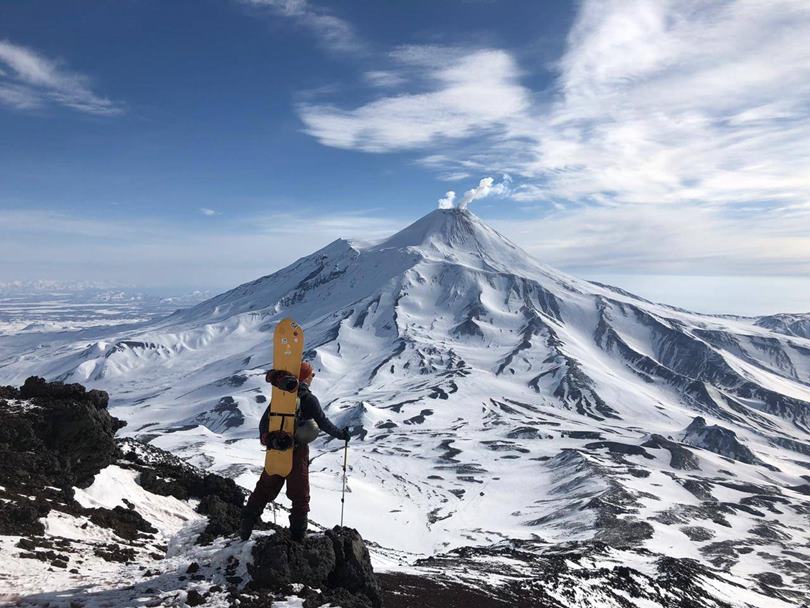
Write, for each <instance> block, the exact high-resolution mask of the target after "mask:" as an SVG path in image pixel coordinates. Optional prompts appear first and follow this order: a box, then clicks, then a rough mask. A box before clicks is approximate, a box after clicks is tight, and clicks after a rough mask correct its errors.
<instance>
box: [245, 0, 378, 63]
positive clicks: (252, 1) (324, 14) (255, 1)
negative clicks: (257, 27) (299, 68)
mask: <svg viewBox="0 0 810 608" xmlns="http://www.w3.org/2000/svg"><path fill="white" fill-rule="evenodd" d="M240 1H241V2H242V3H243V4H247V5H251V6H255V7H259V8H266V9H269V10H271V11H273V13H274V14H276V15H279V16H281V17H286V18H288V19H291V20H293V21H294V22H295V23H297V24H299V25H301V26H302V27H305V28H307V29H309V30H310V31H312V33H314V34H315V35H316V36H317V39H318V41H319V43H320V44H322V45H323V46H325V47H326V48H328V49H331V50H334V51H340V52H344V53H351V52H356V51H359V50H360V49H361V48H362V46H363V44H362V43H361V42H360V40H359V39H358V38H357V36H356V34H355V33H354V28H352V26H351V25H350V24H349V23H348V22H347V21H345V20H343V19H341V18H339V17H335V16H334V15H332V14H331V13H329V12H328V11H327V10H325V9H323V8H320V7H317V6H313V5H312V4H310V3H309V2H307V0H240Z"/></svg>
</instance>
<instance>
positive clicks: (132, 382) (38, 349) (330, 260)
mask: <svg viewBox="0 0 810 608" xmlns="http://www.w3.org/2000/svg"><path fill="white" fill-rule="evenodd" d="M288 316H289V317H293V318H294V319H296V320H297V321H298V322H299V323H300V324H301V325H302V326H303V327H304V330H305V335H306V343H307V356H308V357H309V358H310V359H312V360H313V362H314V365H315V368H316V370H317V372H318V375H317V377H316V380H315V383H314V385H313V390H314V392H315V393H316V394H317V395H319V397H320V398H321V401H322V402H323V403H324V404H328V407H327V408H326V410H327V413H328V415H329V416H330V417H332V418H333V419H334V420H336V421H337V422H338V423H339V424H351V425H353V426H354V427H355V428H356V429H357V432H356V435H357V436H356V438H355V440H354V441H353V442H352V451H351V454H350V466H351V480H350V490H351V494H350V497H349V498H347V505H348V506H347V509H348V511H347V512H348V521H349V523H350V524H352V525H356V526H357V527H359V528H360V529H361V530H362V531H363V534H364V536H365V537H366V538H369V539H371V540H373V541H377V542H379V543H380V544H382V545H384V546H388V547H393V548H396V549H399V550H402V551H408V552H414V553H419V554H424V553H432V552H436V551H443V550H449V549H452V548H454V547H458V546H462V545H473V544H478V545H481V544H488V543H493V542H497V541H501V540H504V539H515V538H522V539H533V540H534V541H543V542H548V543H559V542H564V541H566V542H567V541H574V540H583V541H584V540H588V539H594V538H596V539H598V540H602V541H604V542H606V543H607V544H608V545H610V546H613V547H626V546H633V547H635V548H636V549H638V550H639V553H637V555H639V556H641V555H647V556H649V555H658V554H665V555H672V556H676V557H692V558H695V559H698V560H701V561H702V562H703V563H706V564H711V565H713V566H715V567H717V568H724V569H728V570H729V572H730V573H731V576H732V577H736V578H732V579H730V580H732V581H733V582H734V581H736V583H739V584H743V585H745V586H750V585H751V584H753V582H752V581H755V580H759V581H760V584H765V583H763V582H762V581H763V580H765V579H767V581H769V582H768V583H767V584H768V585H770V588H771V590H774V589H776V591H773V594H775V595H776V596H777V597H778V596H780V594H781V595H782V596H783V597H785V598H791V597H792V598H794V599H795V597H796V596H795V595H793V596H791V595H790V594H791V593H800V591H799V590H801V589H802V588H806V587H807V585H808V584H809V583H810V580H808V578H807V572H808V569H807V565H808V564H810V544H809V543H810V533H808V532H807V530H808V526H807V524H808V523H810V521H808V514H809V513H810V502H809V501H808V494H810V426H809V425H810V334H808V332H807V327H808V326H810V322H809V319H810V317H803V316H801V315H798V316H797V315H791V316H789V317H788V316H779V315H777V316H772V317H762V318H742V317H733V316H709V315H701V314H696V313H692V312H688V311H685V310H681V309H677V308H673V307H669V306H664V305H660V304H654V303H652V302H649V301H646V300H643V299H641V298H639V297H636V296H634V295H632V294H629V293H626V292H624V291H622V290H620V289H616V288H613V287H609V286H606V285H600V284H595V283H591V282H587V281H583V280H579V279H576V278H573V277H570V276H568V275H565V274H563V273H560V272H558V271H556V270H554V269H551V268H549V267H546V266H543V265H542V264H540V263H538V262H536V261H534V260H533V259H532V258H531V257H530V256H529V255H528V254H527V253H526V252H524V251H522V250H521V249H520V248H518V247H517V246H515V245H514V244H512V243H511V242H509V241H508V240H507V239H506V238H504V237H503V236H501V235H500V234H498V233H497V232H496V231H494V230H493V229H491V228H490V227H488V226H487V225H486V224H484V223H483V222H482V221H481V220H480V219H479V218H477V217H476V216H475V215H473V214H472V213H470V212H469V211H466V210H458V209H448V210H436V211H434V212H432V213H430V214H428V215H427V216H425V217H423V218H422V219H420V220H418V221H417V222H415V223H414V224H412V225H410V226H408V227H407V228H405V229H404V230H402V231H401V232H399V233H397V234H395V235H393V236H392V237H390V238H388V239H386V240H384V241H382V242H378V243H374V244H362V245H361V244H359V243H354V242H351V241H347V240H337V241H335V242H333V243H331V244H330V245H328V246H326V247H324V248H323V249H321V250H319V251H317V252H315V253H313V254H312V255H309V256H307V257H304V258H301V259H300V260H298V261H296V262H295V263H293V264H291V265H290V266H288V267H287V268H284V269H282V270H280V271H278V272H276V273H274V274H272V275H269V276H266V277H262V278H260V279H258V280H256V281H253V282H251V283H246V284H244V285H240V286H239V287H237V288H235V289H233V290H231V291H228V292H226V293H223V294H221V295H219V296H217V297H215V298H212V299H210V300H208V301H206V302H203V303H201V304H199V305H197V306H195V307H193V308H189V309H186V310H182V311H178V312H177V313H175V314H173V315H171V316H169V317H167V318H165V319H163V320H161V321H159V322H154V323H150V324H147V325H140V326H130V327H125V328H119V329H117V330H110V329H109V328H105V329H100V330H87V331H83V332H80V333H73V334H65V335H52V336H47V342H46V341H45V340H44V339H43V337H42V335H41V334H40V335H38V336H30V335H29V336H25V335H19V336H13V337H8V338H3V343H2V344H0V381H2V382H4V383H5V382H7V383H12V384H21V383H22V381H23V380H24V379H25V377H27V376H28V375H31V374H33V373H37V374H39V375H44V376H46V377H47V378H48V379H62V380H65V381H76V382H82V383H83V384H86V385H88V386H89V387H94V388H103V389H105V390H107V391H109V392H110V393H111V395H112V397H113V401H112V405H113V407H112V408H111V409H112V411H113V413H114V414H115V415H116V416H117V417H119V418H122V419H125V420H127V421H128V422H129V426H128V427H127V428H126V429H125V432H127V433H129V434H130V435H134V436H139V437H140V438H145V439H150V440H151V441H152V443H154V444H155V445H157V446H159V447H162V448H168V449H170V450H171V451H173V452H174V453H176V454H178V455H181V456H183V457H184V458H187V459H188V460H190V461H191V462H193V463H194V464H196V465H200V466H203V467H207V468H210V469H213V470H215V471H216V472H219V473H222V474H225V475H229V476H231V477H234V478H236V479H237V480H238V482H240V483H242V484H244V485H252V483H253V482H254V481H255V476H256V474H257V472H258V470H259V466H260V462H261V457H262V454H261V452H260V450H259V445H258V443H257V441H256V439H255V435H256V430H255V428H256V423H257V421H258V418H259V416H260V415H261V413H262V411H263V409H264V408H265V406H266V395H267V394H268V391H267V385H266V384H265V383H264V381H263V374H264V371H265V370H266V369H268V368H269V367H271V365H272V360H271V359H272V353H271V349H270V343H271V334H272V330H273V327H274V325H275V323H276V322H277V321H278V320H279V319H281V318H283V317H288ZM339 450H340V446H337V445H335V444H334V442H333V443H330V442H324V443H322V444H320V445H316V447H315V450H314V453H315V454H316V457H315V460H314V461H313V463H312V471H313V476H312V479H313V485H314V488H313V500H314V507H313V514H312V515H313V518H314V519H316V520H320V521H324V522H328V521H334V520H336V518H337V513H338V510H339V505H340V503H339V499H338V492H339V489H340V484H339V476H338V474H337V471H338V469H339V464H340V455H339V453H338V452H339ZM622 559H625V558H622ZM639 559H642V558H641V557H639ZM771 575H773V576H771ZM773 605H778V604H773Z"/></svg>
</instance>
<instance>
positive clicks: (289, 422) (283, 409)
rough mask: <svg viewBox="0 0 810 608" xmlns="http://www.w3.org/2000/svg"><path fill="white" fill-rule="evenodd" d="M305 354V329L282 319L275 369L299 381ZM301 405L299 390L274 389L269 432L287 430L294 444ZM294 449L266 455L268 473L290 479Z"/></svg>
mask: <svg viewBox="0 0 810 608" xmlns="http://www.w3.org/2000/svg"><path fill="white" fill-rule="evenodd" d="M303 352H304V330H302V329H301V327H300V326H299V325H298V323H296V322H295V321H293V320H292V319H282V320H281V321H279V324H278V325H277V326H276V332H275V334H274V335H273V369H283V370H284V371H287V372H290V373H291V374H293V375H294V376H295V377H296V378H297V377H298V372H299V370H300V369H301V355H302V354H303ZM297 402H298V391H295V392H293V393H288V392H287V391H283V390H281V389H280V388H277V387H275V386H274V387H272V396H271V397H270V416H268V426H269V428H268V431H269V432H270V433H274V432H278V431H283V432H284V433H287V434H289V435H290V444H291V445H292V438H293V435H294V434H295V409H296V405H297ZM292 453H293V448H292V447H290V448H289V449H286V450H275V449H273V450H271V449H268V450H267V452H265V457H264V470H265V471H267V474H268V475H281V476H282V477H286V476H287V475H289V474H290V471H291V470H292Z"/></svg>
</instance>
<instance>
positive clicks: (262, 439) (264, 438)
mask: <svg viewBox="0 0 810 608" xmlns="http://www.w3.org/2000/svg"><path fill="white" fill-rule="evenodd" d="M267 435H268V433H262V436H261V437H259V441H261V443H262V445H267Z"/></svg>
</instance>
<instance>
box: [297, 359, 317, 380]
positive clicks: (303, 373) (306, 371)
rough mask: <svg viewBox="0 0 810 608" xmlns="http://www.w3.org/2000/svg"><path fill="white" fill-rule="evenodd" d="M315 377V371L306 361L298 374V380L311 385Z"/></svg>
mask: <svg viewBox="0 0 810 608" xmlns="http://www.w3.org/2000/svg"><path fill="white" fill-rule="evenodd" d="M314 377H315V371H314V370H313V369H312V365H310V364H309V363H307V362H306V361H302V362H301V369H300V370H299V372H298V380H300V381H301V382H304V383H306V384H311V383H312V379H313V378H314Z"/></svg>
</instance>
